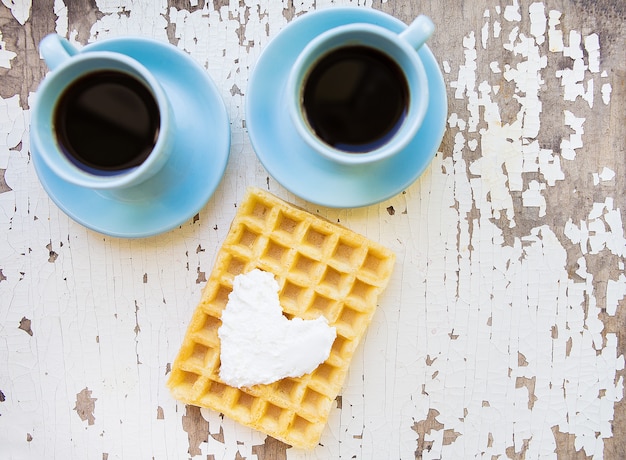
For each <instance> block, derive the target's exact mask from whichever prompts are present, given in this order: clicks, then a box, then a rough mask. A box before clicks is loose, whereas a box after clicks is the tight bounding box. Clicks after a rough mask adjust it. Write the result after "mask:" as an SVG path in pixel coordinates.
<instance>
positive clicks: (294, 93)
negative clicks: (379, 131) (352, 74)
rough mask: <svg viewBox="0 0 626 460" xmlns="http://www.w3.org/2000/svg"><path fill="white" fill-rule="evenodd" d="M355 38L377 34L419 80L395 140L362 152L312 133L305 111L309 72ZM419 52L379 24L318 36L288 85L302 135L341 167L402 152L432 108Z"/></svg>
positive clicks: (290, 106)
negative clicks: (351, 149) (306, 83)
mask: <svg viewBox="0 0 626 460" xmlns="http://www.w3.org/2000/svg"><path fill="white" fill-rule="evenodd" d="M355 35H356V36H360V37H363V36H366V35H367V36H370V37H371V36H374V35H375V36H377V37H379V38H381V37H382V39H383V40H384V41H385V43H386V46H391V47H394V48H395V50H396V52H399V53H401V56H403V57H405V58H406V59H407V60H408V62H409V63H410V70H411V72H412V76H414V77H415V81H416V82H417V88H416V87H411V85H410V84H409V85H408V91H409V97H408V99H409V104H408V112H407V116H406V118H405V120H404V121H403V123H402V125H401V126H400V128H399V130H398V131H397V132H396V133H395V134H394V135H393V136H392V139H391V140H390V141H388V142H386V143H384V144H383V145H381V146H379V147H378V148H376V149H374V150H371V151H368V152H359V153H351V152H348V151H341V150H339V149H335V148H333V147H332V146H330V145H329V144H327V143H325V142H324V141H323V140H321V139H320V138H319V137H318V136H316V135H315V134H314V133H313V132H312V129H311V128H310V125H309V124H308V121H307V120H306V116H305V115H304V109H303V108H302V92H303V88H304V83H305V81H306V78H307V76H308V74H309V72H310V71H311V69H312V68H313V67H314V66H315V63H316V62H317V61H319V60H320V59H322V58H323V57H324V56H326V55H327V54H328V53H330V52H332V51H334V50H336V49H339V48H342V47H345V46H348V45H350V44H354V43H350V42H351V41H354V40H355V38H354V37H355ZM338 38H339V40H341V41H340V42H339V43H336V44H334V45H332V46H328V45H329V43H330V42H331V41H334V40H337V39H338ZM358 43H359V44H363V45H364V46H369V47H372V48H375V49H378V50H381V46H377V45H372V44H371V42H368V43H361V42H358ZM386 49H387V48H386ZM418 51H419V50H416V49H414V48H413V47H411V46H410V45H409V43H408V42H406V41H405V40H403V39H402V38H400V37H399V34H398V33H395V32H393V31H390V30H388V29H386V28H384V27H381V26H378V25H376V24H368V23H351V24H346V25H342V26H338V27H335V28H332V29H329V30H327V31H325V32H323V33H321V34H320V35H318V36H317V37H315V38H314V39H313V40H311V41H310V42H309V43H308V44H307V45H306V46H305V47H304V48H303V49H302V50H301V51H300V53H299V54H298V56H297V58H296V60H295V62H294V64H293V66H292V68H291V71H290V72H289V77H288V79H287V85H286V94H287V104H288V112H289V114H290V118H291V120H292V123H293V124H294V126H295V128H296V131H297V132H298V134H299V136H300V137H301V138H302V139H303V140H304V141H305V142H306V143H307V144H308V145H309V147H311V148H312V149H313V150H315V151H316V152H317V153H319V154H321V155H322V156H324V157H326V158H327V159H329V160H331V161H333V162H336V163H341V164H352V165H355V164H366V163H373V162H377V161H380V160H383V159H386V158H389V157H391V156H393V155H394V154H396V153H397V152H399V151H401V150H402V149H403V148H405V147H406V146H407V145H408V144H409V142H410V141H411V140H412V139H413V138H414V137H415V135H416V134H417V131H418V130H419V127H420V126H421V124H422V121H423V119H424V116H425V114H426V110H427V106H428V80H427V77H426V71H425V70H424V66H423V64H422V62H421V59H420V58H419V55H418ZM383 52H384V53H385V54H387V55H389V53H387V52H386V51H384V50H383ZM392 59H394V60H395V61H396V63H397V64H398V66H399V67H400V69H401V70H402V72H403V74H404V76H405V78H406V79H407V83H408V82H409V78H408V77H407V69H406V68H405V66H403V65H402V64H401V63H400V62H398V59H396V58H395V57H394V56H392ZM405 62H407V61H405ZM416 90H417V92H419V96H418V95H416Z"/></svg>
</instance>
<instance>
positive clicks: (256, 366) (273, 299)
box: [217, 269, 337, 388]
mask: <svg viewBox="0 0 626 460" xmlns="http://www.w3.org/2000/svg"><path fill="white" fill-rule="evenodd" d="M278 289H279V287H278V283H277V282H276V280H275V279H274V275H272V274H271V273H268V272H265V271H262V270H259V269H254V270H252V271H250V272H249V273H247V274H241V275H237V276H236V277H235V279H234V281H233V290H232V292H231V293H230V295H229V297H228V303H227V304H226V307H225V309H224V311H223V312H222V325H221V326H220V328H219V329H218V331H217V333H218V336H219V338H220V341H221V354H220V359H221V367H220V378H221V379H222V381H224V382H225V383H227V384H228V385H231V386H233V387H237V388H241V387H249V386H252V385H257V384H267V383H272V382H275V381H277V380H280V379H282V378H285V377H301V376H302V375H304V374H308V373H310V372H312V371H313V370H315V369H316V368H317V367H318V366H319V365H320V364H321V363H323V362H324V361H326V360H327V359H328V356H329V355H330V349H331V347H332V345H333V342H334V341H335V338H336V337H337V331H336V329H335V328H334V327H331V326H329V324H328V320H327V319H326V318H325V317H324V316H320V317H319V318H317V319H315V320H303V319H302V318H293V319H292V320H289V319H287V318H286V317H285V316H283V310H282V307H281V306H280V301H279V299H278Z"/></svg>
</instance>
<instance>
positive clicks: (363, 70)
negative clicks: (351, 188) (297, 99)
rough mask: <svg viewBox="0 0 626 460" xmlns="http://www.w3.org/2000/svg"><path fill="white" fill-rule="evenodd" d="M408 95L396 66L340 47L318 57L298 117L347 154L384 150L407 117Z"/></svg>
mask: <svg viewBox="0 0 626 460" xmlns="http://www.w3.org/2000/svg"><path fill="white" fill-rule="evenodd" d="M408 97H409V89H408V84H407V81H406V78H405V76H404V73H403V72H402V70H401V69H400V67H399V66H398V64H397V63H396V62H395V61H394V60H393V59H391V58H390V57H388V56H386V55H385V54H383V53H382V52H380V51H378V50H376V49H374V48H370V47H366V46H360V45H355V46H346V47H343V48H339V49H337V50H334V51H331V52H330V53H328V54H327V55H325V56H323V57H322V58H321V59H320V60H319V62H318V63H317V64H316V65H315V66H314V67H313V69H312V70H311V72H310V74H309V76H308V77H307V79H306V81H305V84H304V90H303V101H302V103H303V107H304V113H305V115H306V118H307V120H308V123H309V125H310V126H311V128H312V129H313V131H315V133H316V134H317V136H318V137H319V138H320V139H322V140H323V141H324V142H326V143H327V144H329V145H331V146H333V147H334V148H337V149H339V150H343V151H346V152H351V153H365V152H369V151H371V150H374V149H376V148H378V147H380V146H381V145H383V144H385V143H386V142H387V141H388V140H389V139H390V138H391V137H392V136H393V135H394V134H395V133H396V132H397V130H398V128H399V127H400V125H401V124H402V121H403V120H404V118H405V116H406V112H407V105H408Z"/></svg>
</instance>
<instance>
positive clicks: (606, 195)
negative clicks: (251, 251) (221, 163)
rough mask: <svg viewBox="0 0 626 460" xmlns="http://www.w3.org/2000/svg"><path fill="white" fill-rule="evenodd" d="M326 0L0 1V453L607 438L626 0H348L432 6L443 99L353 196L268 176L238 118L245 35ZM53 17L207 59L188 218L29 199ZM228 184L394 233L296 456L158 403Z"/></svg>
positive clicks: (223, 452) (615, 373)
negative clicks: (339, 385) (203, 189)
mask: <svg viewBox="0 0 626 460" xmlns="http://www.w3.org/2000/svg"><path fill="white" fill-rule="evenodd" d="M331 3H332V5H337V4H350V3H349V2H347V1H336V2H330V1H329V2H325V1H318V2H313V1H310V2H298V3H295V4H294V2H287V1H285V2H283V3H280V2H270V1H263V2H259V3H257V2H253V1H251V0H250V1H233V2H226V1H214V2H205V1H203V0H185V1H183V0H178V1H174V0H169V1H165V0H163V1H160V2H155V1H151V0H77V1H72V0H65V2H64V1H63V0H56V1H52V0H41V1H39V0H37V1H34V2H30V1H27V0H13V1H11V0H3V1H2V4H1V5H0V232H1V233H0V235H1V236H0V457H1V458H16V459H18V458H67V459H70V458H76V459H78V458H81V459H82V458H93V459H113V458H123V459H129V458H155V459H164V458H190V457H191V458H206V459H211V460H213V459H221V458H228V459H230V458H232V459H235V458H239V459H242V458H248V459H254V458H258V459H259V460H271V459H286V458H363V459H368V458H377V459H378V458H390V459H391V458H393V459H396V458H401V459H408V458H424V459H426V458H429V459H430V458H433V459H436V458H489V459H491V458H515V459H521V458H594V459H599V458H606V459H621V458H624V455H625V454H624V452H626V430H625V425H626V420H625V415H626V411H625V409H624V401H623V397H624V388H623V379H624V375H625V372H624V358H623V353H624V349H625V343H626V333H625V327H624V326H625V318H626V316H625V315H626V302H625V300H624V295H625V293H626V271H625V269H624V264H625V262H626V243H625V241H626V240H625V239H624V226H623V222H624V218H625V208H626V199H625V193H624V192H625V190H626V184H625V180H626V160H625V153H626V152H625V145H626V135H625V134H624V133H625V132H626V131H625V130H624V128H623V125H624V122H625V121H626V120H625V115H626V106H625V102H626V88H625V85H624V82H625V81H626V60H625V59H624V56H625V54H624V50H625V49H626V38H625V34H624V31H623V24H624V21H625V20H626V6H625V4H624V2H622V1H621V0H602V1H596V2H586V1H566V0H560V1H559V0H544V1H538V2H531V1H520V2H519V3H518V1H517V0H507V1H504V2H492V1H487V0H479V1H471V2H469V1H468V2H457V1H452V0H448V1H438V0H437V1H435V0H431V1H419V2H415V1H409V0H388V1H387V2H383V3H379V2H370V1H365V2H358V3H359V4H360V6H362V7H374V8H378V9H382V10H384V11H386V12H388V13H390V14H392V15H394V16H396V17H398V18H399V19H401V20H403V21H405V22H409V21H410V20H411V19H412V18H413V17H414V16H416V15H417V14H418V13H425V14H428V15H430V16H431V17H432V18H433V20H434V22H435V24H436V25H437V27H438V28H437V32H436V34H435V36H434V37H433V38H432V40H431V41H430V47H431V49H432V50H433V52H434V54H435V55H436V57H437V59H438V61H439V63H440V64H441V67H442V69H443V71H444V76H445V81H446V86H447V90H448V97H449V113H450V117H449V121H448V126H447V131H446V134H445V137H444V140H443V143H442V145H441V148H440V152H439V154H438V155H437V157H436V158H435V160H434V161H433V164H432V166H431V168H430V169H429V170H428V171H427V172H426V173H425V174H424V175H423V177H422V178H420V180H418V182H416V183H415V184H414V185H412V186H411V187H409V188H408V189H407V190H406V191H405V192H404V193H402V194H400V195H398V196H397V197H394V198H392V199H390V200H388V201H386V202H384V203H381V204H380V205H376V206H370V207H367V208H364V209H354V210H333V209H324V208H319V207H316V206H312V205H310V204H308V203H305V202H302V201H301V200H299V199H297V198H295V197H293V196H292V195H290V194H289V193H288V192H286V191H285V190H284V189H282V188H281V187H280V185H279V184H277V183H276V182H275V181H274V180H273V179H271V178H269V177H268V175H267V173H266V172H265V170H264V169H263V168H262V166H261V165H260V164H259V163H258V161H257V160H256V157H255V156H254V152H253V150H252V148H251V146H250V142H249V140H248V138H247V134H246V129H245V126H246V124H245V121H246V117H245V107H244V98H245V94H246V83H247V78H248V76H249V74H250V71H251V69H252V68H253V67H254V64H255V61H256V59H257V58H258V56H259V54H260V53H261V52H262V50H263V48H264V46H265V45H266V44H267V43H268V42H269V41H270V40H271V39H272V38H273V37H274V36H275V35H276V34H277V33H278V31H280V29H281V28H282V27H283V26H285V25H286V24H287V23H288V22H289V21H290V20H291V19H292V18H294V17H296V16H299V15H301V14H305V13H306V12H307V11H309V10H312V9H314V8H323V7H328V6H332V5H331ZM354 3H355V4H356V2H354ZM54 31H56V32H58V33H60V34H62V35H66V36H68V37H69V38H70V39H71V40H73V41H75V42H77V43H79V44H86V43H88V42H91V41H95V40H101V39H105V38H107V37H112V36H122V35H143V36H148V37H154V38H157V39H160V40H168V41H170V42H171V43H173V44H176V45H177V46H179V47H180V48H181V49H183V50H185V51H186V52H188V53H190V54H191V55H192V56H193V57H194V58H195V59H196V60H197V61H198V62H199V63H200V64H201V65H203V66H204V67H205V68H206V69H207V72H208V73H209V74H210V75H211V76H212V77H213V78H214V80H215V81H216V83H217V84H218V86H219V88H220V91H221V93H222V96H223V98H224V100H225V102H226V105H227V107H228V111H229V116H230V118H231V122H232V139H233V143H232V153H231V159H230V163H229V166H228V169H227V172H226V175H225V177H224V180H223V182H222V184H221V185H220V187H219V189H218V191H217V193H216V194H215V195H214V197H213V198H212V200H211V201H210V202H209V203H208V204H207V206H206V207H205V208H204V209H203V210H202V212H200V213H199V215H198V216H196V218H194V219H191V220H190V221H189V222H187V223H186V224H185V225H183V226H181V227H180V228H178V229H176V230H174V231H172V232H169V233H167V234H164V235H161V236H158V237H154V238H147V239H143V240H136V241H127V240H119V239H115V238H109V237H104V236H102V235H99V234H96V233H94V232H91V231H88V230H86V229H84V228H83V227H81V226H80V225H78V224H76V223H74V222H73V221H71V220H70V219H69V218H68V217H66V216H65V215H64V214H63V213H62V212H61V211H60V210H59V209H58V208H56V207H55V205H54V204H52V202H51V201H50V200H49V198H48V197H47V196H46V194H45V193H44V191H43V190H42V188H41V186H40V185H39V183H38V180H37V178H36V175H35V172H34V170H33V166H32V162H31V159H30V155H29V143H28V120H29V112H28V110H29V98H30V97H31V96H32V94H33V92H34V91H35V90H36V88H37V85H38V83H39V82H40V80H41V79H42V78H43V76H44V75H45V73H46V68H45V66H44V65H43V63H42V62H41V61H40V59H39V56H38V52H37V43H38V42H39V40H40V39H41V38H42V37H43V36H44V35H45V34H47V33H50V32H54ZM247 185H258V186H263V187H269V189H270V190H271V191H272V192H274V193H276V194H278V195H280V196H282V197H284V198H286V199H288V200H290V201H293V202H295V203H297V204H299V205H301V206H303V207H305V208H307V209H309V210H311V211H312V212H316V213H319V214H320V215H323V216H325V217H328V218H330V219H333V220H336V221H339V222H341V223H342V224H344V225H346V226H348V227H350V228H352V229H354V230H356V231H359V232H362V233H364V234H366V235H367V236H369V237H371V238H373V239H376V240H379V241H381V242H383V243H384V244H386V245H388V246H389V247H391V248H393V249H394V250H395V251H396V252H397V254H398V265H397V269H396V272H395V274H394V278H393V279H392V283H391V285H390V287H389V289H388V291H387V292H386V294H385V296H384V297H383V299H382V300H381V304H380V309H379V312H378V314H377V316H376V318H375V320H374V322H373V324H372V326H371V328H370V330H369V333H368V335H367V337H366V340H365V341H364V344H363V346H362V347H361V349H360V350H359V353H358V354H357V356H356V359H355V360H354V362H353V364H352V367H351V372H350V375H349V377H348V380H347V382H346V385H345V388H344V391H343V392H342V395H341V397H340V398H338V400H337V404H336V408H334V409H333V412H332V413H331V417H330V420H329V424H328V429H327V430H326V432H325V433H324V435H323V438H322V441H321V444H322V445H320V446H319V447H318V448H317V449H316V450H315V451H313V452H311V453H304V452H299V451H296V450H294V449H291V448H289V447H288V446H285V445H283V444H281V443H279V442H276V441H274V440H272V439H265V437H264V436H262V435H260V434H258V433H254V432H251V431H250V430H247V429H245V428H242V427H240V426H237V425H236V424H234V423H233V422H230V421H229V420H227V419H223V418H222V417H220V415H219V414H214V413H210V412H208V411H207V412H205V411H200V410H198V409H197V408H194V407H185V406H183V405H180V404H177V403H176V402H175V401H173V400H172V399H171V397H170V395H169V393H168V392H167V390H166V389H165V385H164V382H165V380H166V378H167V372H168V369H169V363H170V362H171V360H172V359H173V357H174V355H175V353H176V350H177V348H178V346H179V344H180V341H181V338H182V335H183V333H184V330H185V327H186V324H187V321H188V319H189V317H190V313H191V311H192V309H193V308H194V306H195V302H196V301H197V299H198V298H199V293H200V290H201V289H202V286H203V284H204V281H205V280H206V273H207V272H208V271H210V269H211V265H212V262H213V256H214V254H215V252H216V248H217V247H218V246H219V244H220V243H221V241H222V240H223V237H224V235H225V233H226V231H227V229H228V225H229V222H230V220H231V219H232V216H233V215H234V212H235V206H236V204H237V203H238V202H239V200H240V199H241V198H242V196H243V191H244V189H245V187H246V186H247Z"/></svg>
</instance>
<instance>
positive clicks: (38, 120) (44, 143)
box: [30, 51, 172, 189]
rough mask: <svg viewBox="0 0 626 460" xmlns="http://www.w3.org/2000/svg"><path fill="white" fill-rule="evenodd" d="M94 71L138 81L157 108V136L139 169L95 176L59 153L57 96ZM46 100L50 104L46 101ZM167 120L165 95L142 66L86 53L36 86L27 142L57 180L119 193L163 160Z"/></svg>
mask: <svg viewBox="0 0 626 460" xmlns="http://www.w3.org/2000/svg"><path fill="white" fill-rule="evenodd" d="M106 63H108V65H107V64H106ZM111 63H115V65H111ZM120 64H121V65H120ZM81 65H83V66H85V67H84V68H83V69H80V70H78V71H76V73H75V74H73V75H72V76H71V77H70V78H69V79H67V74H68V72H71V71H72V69H75V68H76V67H77V66H81ZM98 70H114V71H117V72H122V73H127V74H130V75H132V76H133V77H135V78H137V77H139V79H140V80H141V81H142V83H143V84H144V85H145V86H146V88H147V89H148V90H149V91H150V93H151V94H152V96H153V97H154V99H155V101H156V103H157V106H158V108H159V118H160V119H159V134H158V136H157V141H156V143H155V144H154V147H153V148H152V151H151V152H150V154H149V155H148V157H147V158H146V159H145V160H144V161H143V162H142V163H141V164H140V165H138V166H136V167H134V168H130V169H129V170H127V171H123V172H120V173H119V174H112V175H98V174H93V173H90V172H88V171H85V170H84V169H81V168H79V167H78V166H77V165H75V164H74V163H73V162H72V161H70V160H69V159H68V158H67V157H66V155H65V154H63V153H62V151H61V150H60V147H59V145H58V142H57V137H56V134H55V132H54V122H53V118H54V111H55V108H56V106H57V103H58V100H59V96H60V95H61V93H62V92H63V91H64V90H65V89H66V88H67V87H68V86H69V84H70V82H73V81H75V80H76V79H77V78H78V77H80V76H84V75H88V74H89V73H92V72H96V71H98ZM50 91H54V93H53V94H52V96H51V97H50V96H49V95H48V93H49V92H50ZM47 97H48V98H49V99H50V100H48V101H46V100H45V98H47ZM42 111H43V112H42ZM170 118H171V117H170V110H169V102H168V99H167V96H166V94H165V91H164V90H163V88H162V87H161V85H160V84H159V82H158V80H157V79H156V78H155V77H154V76H153V75H152V74H151V73H150V71H149V70H148V69H147V68H146V67H145V66H144V65H143V64H141V63H140V62H138V61H137V60H135V59H133V58H131V57H129V56H126V55H124V54H121V53H116V52H112V51H89V52H85V53H78V54H76V55H73V56H71V57H69V58H68V59H67V60H66V62H63V63H62V64H60V65H59V66H58V67H55V69H54V70H52V71H50V72H49V73H48V74H47V75H46V76H45V78H44V79H43V81H42V82H41V84H40V85H39V88H38V89H37V92H36V94H35V99H34V103H33V109H32V118H31V127H30V129H31V139H32V142H33V143H34V144H35V145H36V147H37V148H36V151H37V152H38V155H39V157H40V158H41V159H42V160H43V161H44V162H45V163H46V165H47V166H48V167H49V168H50V169H51V170H52V171H53V172H54V174H55V175H57V176H58V177H60V178H61V179H63V180H65V181H67V182H71V183H73V184H75V185H78V186H81V187H85V188H91V189H121V188H125V187H129V186H132V185H136V184H138V183H140V182H143V180H145V179H147V178H148V177H149V175H148V174H147V172H149V171H150V170H152V169H154V170H155V171H154V172H156V170H157V169H158V168H159V163H161V164H163V163H164V162H165V161H164V158H163V157H164V154H165V152H166V143H167V137H168V136H167V130H168V126H169V125H170V123H171V121H172V120H170ZM150 175H152V174H150Z"/></svg>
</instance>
